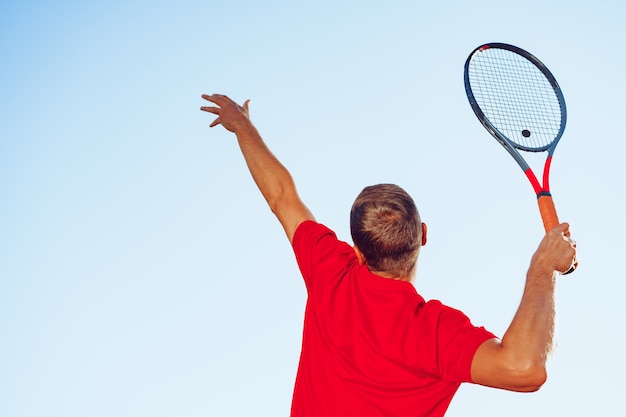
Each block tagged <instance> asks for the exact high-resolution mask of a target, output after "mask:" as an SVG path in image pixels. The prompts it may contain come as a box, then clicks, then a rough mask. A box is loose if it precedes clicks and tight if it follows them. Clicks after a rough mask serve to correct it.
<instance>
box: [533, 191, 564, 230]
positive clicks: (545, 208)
mask: <svg viewBox="0 0 626 417" xmlns="http://www.w3.org/2000/svg"><path fill="white" fill-rule="evenodd" d="M537 204H539V212H540V213H541V220H543V227H544V228H545V229H546V233H547V232H549V231H550V230H552V229H553V228H555V227H556V226H558V225H559V216H557V215H556V208H555V207H554V201H552V196H551V195H550V194H542V195H540V196H539V197H537Z"/></svg>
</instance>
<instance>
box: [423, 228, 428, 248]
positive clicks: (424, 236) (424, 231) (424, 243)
mask: <svg viewBox="0 0 626 417" xmlns="http://www.w3.org/2000/svg"><path fill="white" fill-rule="evenodd" d="M427 230H428V228H427V227H426V223H422V246H424V245H426V241H427V240H428V239H426V234H427V233H426V232H427Z"/></svg>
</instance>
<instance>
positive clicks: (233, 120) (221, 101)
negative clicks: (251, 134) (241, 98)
mask: <svg viewBox="0 0 626 417" xmlns="http://www.w3.org/2000/svg"><path fill="white" fill-rule="evenodd" d="M202 98H203V99H205V100H207V101H210V102H211V103H214V104H216V105H217V106H218V107H214V106H202V107H200V110H202V111H205V112H208V113H213V114H216V115H217V118H216V119H215V120H214V121H213V122H212V123H211V125H210V127H215V126H217V125H220V124H221V125H222V126H224V128H226V129H227V130H229V131H231V132H237V130H239V129H241V128H244V127H246V126H250V125H251V123H252V122H251V121H250V112H249V109H248V107H249V105H250V100H246V101H245V102H244V103H243V106H240V105H239V104H237V103H235V102H234V101H233V100H231V99H230V98H229V97H227V96H223V95H220V94H211V95H208V94H203V95H202Z"/></svg>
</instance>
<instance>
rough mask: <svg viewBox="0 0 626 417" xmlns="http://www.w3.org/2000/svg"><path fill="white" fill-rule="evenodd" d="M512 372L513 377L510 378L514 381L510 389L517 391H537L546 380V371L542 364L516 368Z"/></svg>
mask: <svg viewBox="0 0 626 417" xmlns="http://www.w3.org/2000/svg"><path fill="white" fill-rule="evenodd" d="M513 374H515V377H514V378H512V380H513V381H514V383H513V384H512V386H511V387H510V389H511V390H512V391H517V392H536V391H539V389H540V388H541V387H542V386H543V384H545V383H546V381H547V380H548V373H547V371H546V367H545V366H544V365H543V364H541V365H539V364H538V365H533V366H528V367H524V368H522V369H516V370H515V371H514V372H513Z"/></svg>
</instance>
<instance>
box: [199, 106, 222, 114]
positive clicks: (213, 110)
mask: <svg viewBox="0 0 626 417" xmlns="http://www.w3.org/2000/svg"><path fill="white" fill-rule="evenodd" d="M200 110H202V111H206V112H209V113H213V114H220V109H218V108H217V107H209V106H202V107H200Z"/></svg>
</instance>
